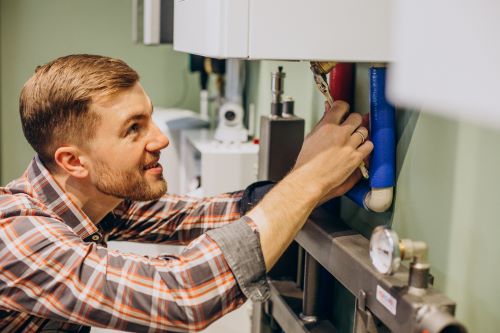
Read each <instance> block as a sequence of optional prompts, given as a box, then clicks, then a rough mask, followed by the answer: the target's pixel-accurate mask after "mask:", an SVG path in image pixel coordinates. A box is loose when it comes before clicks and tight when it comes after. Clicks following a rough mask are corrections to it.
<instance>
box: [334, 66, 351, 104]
mask: <svg viewBox="0 0 500 333" xmlns="http://www.w3.org/2000/svg"><path fill="white" fill-rule="evenodd" d="M330 94H331V95H332V97H333V100H334V101H337V100H340V101H345V102H347V103H349V105H352V104H353V102H354V64H353V63H348V62H345V63H338V64H336V65H335V67H334V68H333V69H332V70H331V71H330Z"/></svg>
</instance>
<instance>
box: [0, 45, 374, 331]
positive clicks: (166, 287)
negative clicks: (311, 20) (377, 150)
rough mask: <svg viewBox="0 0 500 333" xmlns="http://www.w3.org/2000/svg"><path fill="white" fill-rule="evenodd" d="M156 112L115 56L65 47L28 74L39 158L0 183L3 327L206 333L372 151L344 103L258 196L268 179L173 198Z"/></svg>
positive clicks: (25, 99)
mask: <svg viewBox="0 0 500 333" xmlns="http://www.w3.org/2000/svg"><path fill="white" fill-rule="evenodd" d="M152 112H153V108H152V104H151V101H150V100H149V98H148V96H147V95H146V93H145V92H144V90H143V88H142V86H141V84H140V83H139V77H138V75H137V73H136V72H135V71H134V70H133V69H131V68H130V67H129V66H127V65H126V64H125V63H124V62H122V61H120V60H117V59H112V58H107V57H101V56H93V55H71V56H66V57H62V58H59V59H56V60H54V61H52V62H50V63H48V64H46V65H44V66H41V67H38V68H37V69H36V72H35V74H34V75H33V76H32V77H31V78H30V79H29V80H28V81H27V82H26V84H25V85H24V87H23V89H22V92H21V97H20V114H21V121H22V125H23V131H24V134H25V136H26V138H27V140H28V142H29V143H30V144H31V146H32V147H33V149H34V150H35V151H36V153H37V155H36V156H35V158H34V159H33V160H32V162H31V164H30V165H29V166H28V169H27V170H26V172H25V173H24V174H23V176H22V177H21V178H19V179H17V180H15V181H13V182H11V183H9V184H8V185H7V186H6V187H4V188H0V251H1V252H0V267H1V270H0V331H2V332H39V331H51V332H87V331H88V330H89V326H100V327H109V328H114V329H118V330H125V331H136V332H146V331H147V332H167V331H196V330H201V329H203V328H204V327H206V326H207V325H208V324H210V323H211V322H213V321H214V320H216V319H217V318H219V317H220V316H222V315H224V314H226V313H228V312H230V311H232V310H234V309H235V308H237V307H238V306H239V305H241V304H242V303H243V302H244V301H245V300H246V299H247V298H250V299H252V300H254V301H263V300H265V299H266V297H267V296H268V285H267V282H266V280H265V273H266V271H268V270H269V269H270V268H271V267H272V266H273V265H274V263H275V262H276V261H277V259H278V258H279V257H280V255H281V254H282V253H283V251H284V250H285V249H286V247H287V246H288V245H289V244H290V242H291V241H292V240H293V238H294V236H295V235H296V233H297V232H298V231H299V230H300V228H301V227H302V225H303V224H304V222H305V221H306V218H307V217H308V215H309V214H310V212H311V211H312V209H313V208H314V207H315V206H317V205H318V204H319V203H321V202H324V201H326V200H328V199H330V198H333V197H335V196H338V195H341V194H343V193H344V192H345V191H347V190H348V189H350V188H351V187H352V186H353V185H354V184H355V183H356V181H357V180H358V179H359V174H358V172H357V171H355V170H356V168H357V166H358V165H359V164H360V162H361V161H362V160H363V159H364V158H365V157H367V156H368V154H369V153H370V151H371V150H372V144H371V143H370V142H369V141H366V142H365V140H364V138H366V136H367V129H366V128H364V127H362V126H361V117H360V116H359V115H358V114H350V115H349V116H347V117H345V116H346V115H347V112H348V106H347V105H346V104H345V103H341V102H340V103H337V104H335V105H334V107H333V109H332V110H329V109H328V108H327V110H326V112H325V115H324V117H323V119H322V120H321V121H320V122H319V124H318V125H317V126H316V128H315V129H314V130H313V131H312V133H311V134H309V136H308V137H307V138H306V140H305V142H304V145H303V148H302V150H301V152H300V155H299V157H298V160H297V163H296V165H295V167H294V168H293V170H292V171H291V172H290V173H289V175H287V176H286V177H285V179H283V180H282V181H281V182H280V183H278V184H277V185H276V186H274V188H273V189H272V190H270V191H269V192H268V194H267V195H266V196H265V197H264V198H263V199H262V200H261V201H260V203H258V204H257V205H255V202H254V201H255V200H254V198H255V197H258V195H256V194H255V192H256V191H257V188H258V186H253V187H252V186H251V187H250V188H249V189H247V190H246V191H245V192H236V193H230V194H223V195H220V196H216V197H212V198H206V199H193V198H187V197H179V196H175V195H168V194H165V193H166V189H167V185H166V181H165V180H164V179H163V177H162V166H161V165H159V164H158V161H159V156H160V151H161V150H162V149H164V148H165V147H166V146H167V145H168V139H167V138H166V137H165V136H164V135H163V134H162V133H161V131H160V130H159V129H158V128H157V127H156V126H155V125H154V123H153V122H152V119H151V113H152ZM343 119H345V120H344V121H343ZM250 207H253V208H252V209H251V210H249V208H250ZM247 210H249V211H247ZM107 240H133V241H141V242H156V243H167V242H168V243H180V244H186V245H187V246H186V248H185V250H184V251H183V252H182V253H181V254H180V255H178V256H173V255H164V256H159V257H156V258H150V257H144V256H138V255H133V254H128V253H121V252H118V251H110V250H107V249H106V241H107Z"/></svg>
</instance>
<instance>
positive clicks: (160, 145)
mask: <svg viewBox="0 0 500 333" xmlns="http://www.w3.org/2000/svg"><path fill="white" fill-rule="evenodd" d="M152 134H153V135H152V136H151V140H150V141H149V142H148V144H147V145H146V149H147V150H148V151H159V150H162V149H164V148H165V147H167V146H168V144H169V143H170V141H169V140H168V138H167V136H166V135H165V134H164V133H163V132H162V131H161V130H160V129H159V128H158V126H156V125H155V124H153V133H152Z"/></svg>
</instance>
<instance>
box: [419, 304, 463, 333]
mask: <svg viewBox="0 0 500 333" xmlns="http://www.w3.org/2000/svg"><path fill="white" fill-rule="evenodd" d="M417 322H418V327H419V330H418V331H419V332H428V333H467V329H466V328H465V327H464V326H463V325H462V324H460V323H459V322H458V321H457V320H456V319H455V318H454V317H453V316H452V315H451V314H450V313H449V312H448V311H446V309H444V310H443V309H440V308H438V307H435V306H427V305H426V306H423V307H422V308H421V309H420V310H419V311H418V313H417Z"/></svg>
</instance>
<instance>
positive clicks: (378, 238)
mask: <svg viewBox="0 0 500 333" xmlns="http://www.w3.org/2000/svg"><path fill="white" fill-rule="evenodd" d="M370 258H371V260H372V264H373V266H375V268H376V269H377V271H379V272H380V273H382V274H392V273H394V272H395V271H397V270H398V268H399V264H400V263H401V255H400V250H399V237H398V235H397V234H396V233H395V232H394V231H392V230H391V229H389V228H387V227H383V226H378V227H376V228H375V229H374V230H373V233H372V236H371V238H370Z"/></svg>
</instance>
